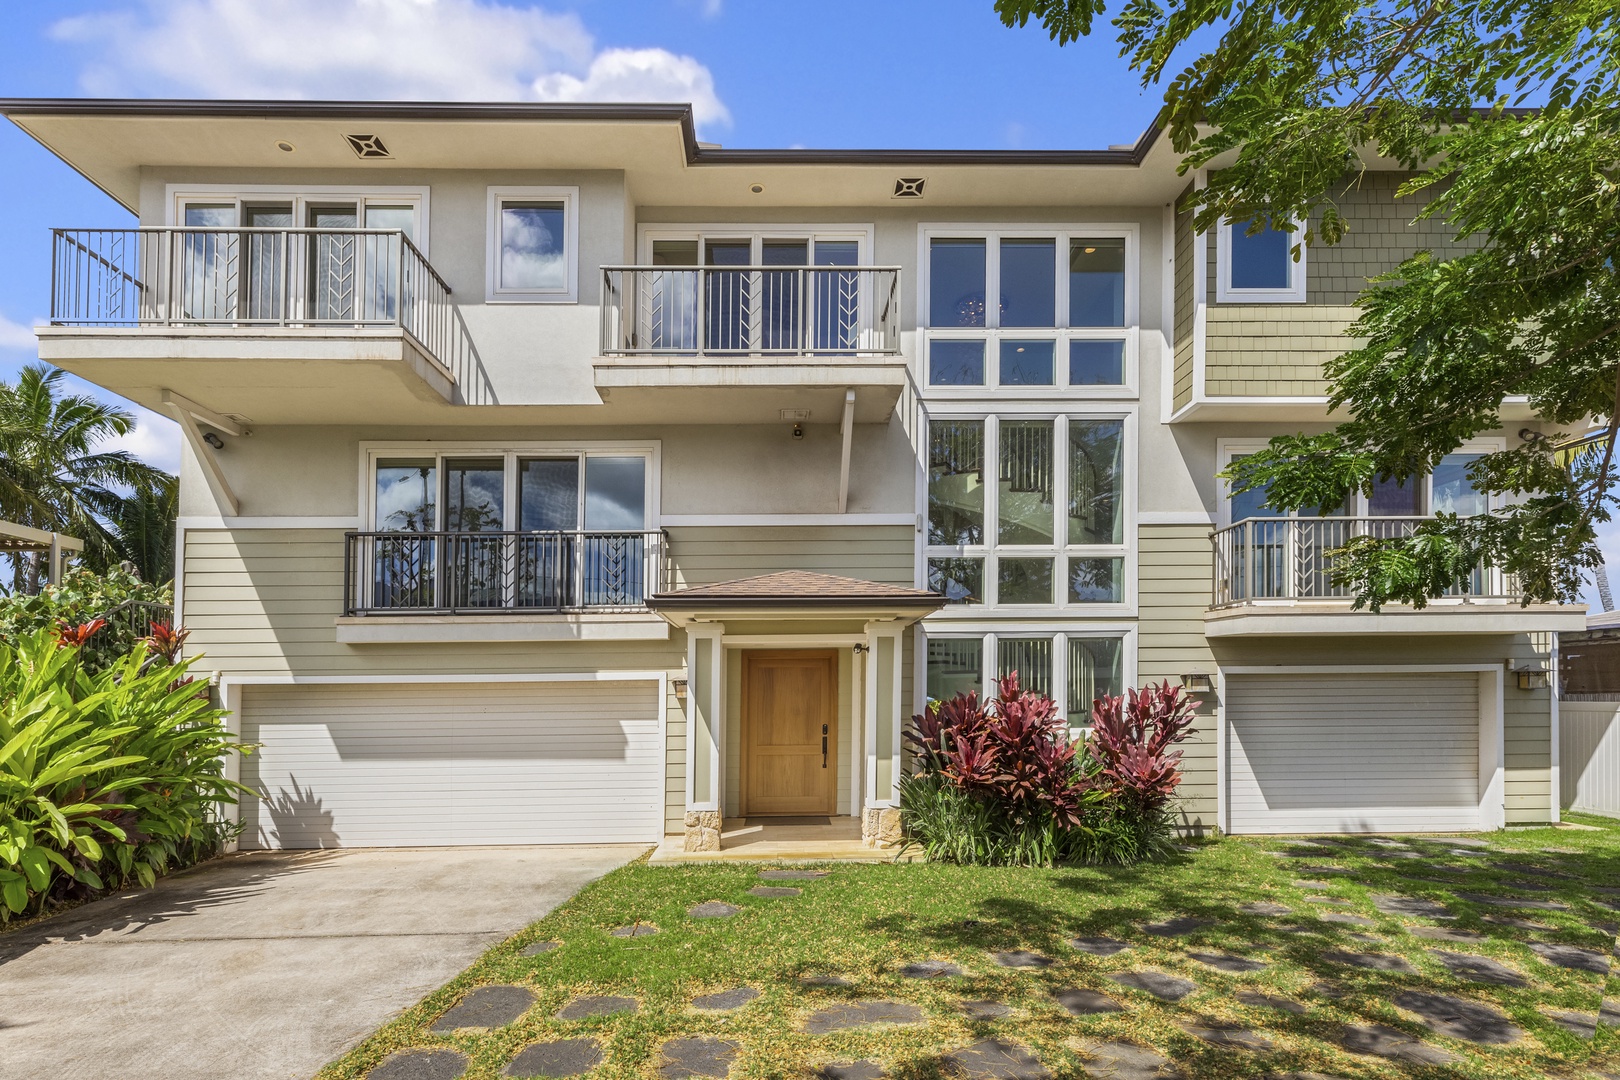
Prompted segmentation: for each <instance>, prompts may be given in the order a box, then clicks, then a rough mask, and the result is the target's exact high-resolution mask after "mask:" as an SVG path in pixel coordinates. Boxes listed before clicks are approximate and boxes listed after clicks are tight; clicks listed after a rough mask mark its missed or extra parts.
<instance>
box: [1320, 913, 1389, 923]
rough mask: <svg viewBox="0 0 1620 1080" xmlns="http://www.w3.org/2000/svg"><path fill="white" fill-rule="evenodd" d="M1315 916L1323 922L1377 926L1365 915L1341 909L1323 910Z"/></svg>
mask: <svg viewBox="0 0 1620 1080" xmlns="http://www.w3.org/2000/svg"><path fill="white" fill-rule="evenodd" d="M1317 918H1319V919H1321V920H1322V921H1323V922H1330V923H1342V924H1343V925H1345V926H1377V925H1378V923H1377V922H1376V921H1375V920H1373V919H1369V918H1367V917H1366V916H1365V915H1351V914H1349V913H1348V912H1343V911H1324V912H1323V913H1322V914H1320V915H1318V916H1317Z"/></svg>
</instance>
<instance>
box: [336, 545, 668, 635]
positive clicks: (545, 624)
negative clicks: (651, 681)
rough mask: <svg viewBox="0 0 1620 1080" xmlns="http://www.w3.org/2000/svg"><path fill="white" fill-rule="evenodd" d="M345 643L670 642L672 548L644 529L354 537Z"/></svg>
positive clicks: (346, 562)
mask: <svg viewBox="0 0 1620 1080" xmlns="http://www.w3.org/2000/svg"><path fill="white" fill-rule="evenodd" d="M344 543H345V549H344V559H343V595H344V615H343V618H341V619H339V621H338V640H340V641H344V642H348V643H351V644H365V643H375V642H384V641H524V640H535V641H556V640H625V639H632V640H639V639H650V638H664V637H667V636H668V625H667V624H666V623H664V622H663V620H661V619H659V618H658V617H657V616H656V615H653V614H651V613H650V611H649V609H648V607H647V597H648V596H650V595H652V594H653V593H656V592H661V591H665V590H667V589H668V588H670V587H671V584H672V583H671V580H670V574H669V560H668V549H669V540H668V537H667V535H666V534H665V533H663V532H661V531H642V532H596V531H590V532H586V531H573V532H496V531H491V532H351V533H347V534H346V535H345V541H344Z"/></svg>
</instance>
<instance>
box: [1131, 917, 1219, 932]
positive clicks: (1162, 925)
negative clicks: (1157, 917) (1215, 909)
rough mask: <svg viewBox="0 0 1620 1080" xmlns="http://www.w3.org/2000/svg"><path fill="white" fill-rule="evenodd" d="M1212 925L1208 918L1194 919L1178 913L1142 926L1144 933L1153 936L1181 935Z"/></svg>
mask: <svg viewBox="0 0 1620 1080" xmlns="http://www.w3.org/2000/svg"><path fill="white" fill-rule="evenodd" d="M1211 925H1213V924H1212V923H1211V922H1210V921H1209V920H1208V919H1194V918H1191V917H1189V916H1186V915H1178V916H1176V917H1175V918H1173V919H1165V920H1164V921H1163V922H1155V923H1148V924H1147V925H1145V926H1143V927H1142V932H1143V933H1144V934H1152V935H1153V936H1154V937H1183V936H1185V935H1187V934H1191V933H1194V932H1196V931H1199V930H1202V929H1203V928H1204V927H1206V926H1211Z"/></svg>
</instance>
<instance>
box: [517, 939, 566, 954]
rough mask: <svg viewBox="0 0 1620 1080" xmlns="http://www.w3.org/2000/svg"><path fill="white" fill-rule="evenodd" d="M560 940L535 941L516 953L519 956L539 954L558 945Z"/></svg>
mask: <svg viewBox="0 0 1620 1080" xmlns="http://www.w3.org/2000/svg"><path fill="white" fill-rule="evenodd" d="M561 944H562V942H560V941H537V942H535V943H534V944H533V945H530V946H529V947H528V948H526V949H524V950H523V951H522V952H520V953H518V955H519V956H540V955H542V954H544V953H548V952H550V951H551V950H552V949H555V948H557V947H558V946H560V945H561Z"/></svg>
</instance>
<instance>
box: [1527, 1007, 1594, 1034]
mask: <svg viewBox="0 0 1620 1080" xmlns="http://www.w3.org/2000/svg"><path fill="white" fill-rule="evenodd" d="M1541 1015H1543V1016H1545V1017H1546V1018H1547V1019H1549V1020H1551V1021H1552V1022H1553V1023H1555V1024H1557V1025H1558V1026H1559V1027H1561V1028H1563V1029H1564V1030H1565V1031H1567V1032H1569V1033H1570V1034H1571V1035H1574V1036H1575V1037H1576V1038H1578V1039H1591V1038H1592V1037H1593V1036H1595V1035H1596V1034H1597V1017H1596V1016H1595V1015H1593V1014H1592V1013H1583V1012H1577V1011H1575V1010H1574V1009H1542V1010H1541Z"/></svg>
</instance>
